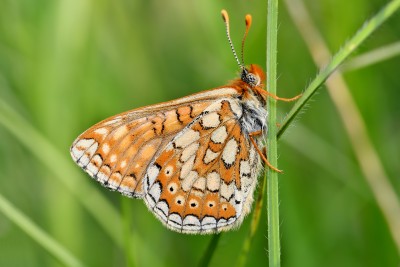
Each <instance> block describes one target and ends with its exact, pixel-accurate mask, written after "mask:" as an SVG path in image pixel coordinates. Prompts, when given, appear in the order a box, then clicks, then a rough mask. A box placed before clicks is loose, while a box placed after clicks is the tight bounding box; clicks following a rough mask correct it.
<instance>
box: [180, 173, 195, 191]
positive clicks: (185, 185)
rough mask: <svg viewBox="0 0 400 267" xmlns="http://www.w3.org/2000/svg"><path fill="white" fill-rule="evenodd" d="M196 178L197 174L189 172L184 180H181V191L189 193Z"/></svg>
mask: <svg viewBox="0 0 400 267" xmlns="http://www.w3.org/2000/svg"><path fill="white" fill-rule="evenodd" d="M198 176H199V174H198V173H197V172H195V171H191V172H189V174H188V175H187V176H186V177H185V179H183V180H182V185H181V187H182V190H183V191H185V192H187V191H189V190H190V188H191V187H192V185H193V183H194V182H195V181H196V179H197V177H198Z"/></svg>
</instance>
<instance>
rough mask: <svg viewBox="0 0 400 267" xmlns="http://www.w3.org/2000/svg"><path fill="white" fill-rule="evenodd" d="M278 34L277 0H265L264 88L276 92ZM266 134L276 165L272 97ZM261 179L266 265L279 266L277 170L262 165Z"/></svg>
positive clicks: (273, 161)
mask: <svg viewBox="0 0 400 267" xmlns="http://www.w3.org/2000/svg"><path fill="white" fill-rule="evenodd" d="M277 36H278V0H268V15H267V77H268V79H267V89H268V91H269V92H270V93H272V94H274V95H276V78H277V75H276V62H277V60H276V57H277ZM267 110H268V114H269V115H268V133H267V148H268V149H267V151H268V160H269V162H270V163H271V164H272V165H273V166H275V167H278V153H277V136H276V131H277V130H276V100H275V99H273V98H272V97H269V98H268V103H267ZM264 179H266V180H267V183H266V184H267V191H268V192H267V208H268V214H267V216H268V255H269V266H274V267H275V266H280V265H281V262H280V240H279V195H278V189H279V187H278V173H277V172H275V171H273V170H271V169H270V168H268V167H266V172H265V176H264Z"/></svg>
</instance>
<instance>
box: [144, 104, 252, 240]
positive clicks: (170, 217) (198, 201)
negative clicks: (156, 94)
mask: <svg viewBox="0 0 400 267" xmlns="http://www.w3.org/2000/svg"><path fill="white" fill-rule="evenodd" d="M241 116H242V110H241V107H240V105H239V103H238V102H237V100H234V99H232V98H227V99H219V100H218V101H216V102H214V103H213V104H211V105H210V106H208V107H207V108H206V109H205V110H204V111H203V112H202V113H201V114H199V116H198V117H197V118H195V119H194V120H193V121H192V122H191V123H190V124H188V125H187V126H186V127H185V128H184V129H183V130H182V131H180V132H179V133H178V134H177V135H176V136H175V137H174V138H173V139H172V140H171V141H170V142H169V143H168V145H167V146H166V148H165V149H164V150H163V151H162V152H161V153H160V155H159V156H158V157H156V158H155V160H154V162H152V163H151V164H150V166H149V168H148V170H147V173H146V176H145V178H144V193H145V197H144V200H145V202H146V204H147V206H148V208H149V209H150V210H151V211H152V212H153V213H154V214H155V215H156V216H157V217H158V218H159V219H160V220H161V221H162V222H163V223H164V224H165V225H166V226H167V227H169V228H171V229H172V230H175V231H178V232H184V233H215V232H220V231H223V230H229V229H231V228H232V227H234V226H237V225H239V224H240V223H241V222H242V220H243V218H244V216H245V215H246V214H247V213H248V212H249V209H250V205H251V203H252V201H253V192H254V188H255V185H256V181H257V174H258V171H259V166H260V159H259V155H258V154H257V153H256V151H255V149H254V146H252V145H251V144H250V142H249V140H248V137H247V136H246V134H244V133H243V132H242V129H241V125H240V123H239V118H240V117H241Z"/></svg>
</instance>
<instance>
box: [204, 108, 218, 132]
mask: <svg viewBox="0 0 400 267" xmlns="http://www.w3.org/2000/svg"><path fill="white" fill-rule="evenodd" d="M201 121H202V123H201V124H202V126H203V127H205V128H215V127H217V126H218V125H219V124H220V120H219V115H218V113H216V112H213V113H209V114H207V115H205V116H203V118H202V119H201Z"/></svg>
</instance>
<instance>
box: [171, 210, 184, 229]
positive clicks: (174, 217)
mask: <svg viewBox="0 0 400 267" xmlns="http://www.w3.org/2000/svg"><path fill="white" fill-rule="evenodd" d="M168 224H169V225H171V226H173V227H181V226H182V218H181V216H179V215H178V214H176V213H172V214H171V215H169V216H168Z"/></svg>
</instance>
